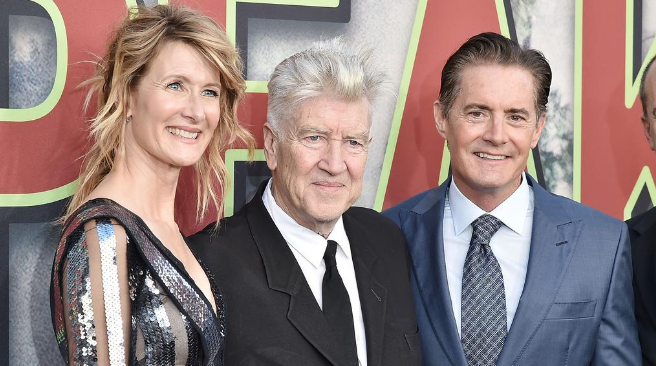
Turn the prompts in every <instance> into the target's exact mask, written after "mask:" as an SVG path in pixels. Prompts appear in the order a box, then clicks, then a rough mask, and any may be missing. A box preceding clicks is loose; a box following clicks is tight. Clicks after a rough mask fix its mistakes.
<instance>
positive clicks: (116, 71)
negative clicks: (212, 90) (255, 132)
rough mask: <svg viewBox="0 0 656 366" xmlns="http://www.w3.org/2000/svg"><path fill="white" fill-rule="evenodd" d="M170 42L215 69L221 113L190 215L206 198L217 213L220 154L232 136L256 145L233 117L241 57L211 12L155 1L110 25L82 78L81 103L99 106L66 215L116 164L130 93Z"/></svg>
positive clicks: (240, 86) (222, 176) (240, 87)
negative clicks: (91, 70) (105, 42)
mask: <svg viewBox="0 0 656 366" xmlns="http://www.w3.org/2000/svg"><path fill="white" fill-rule="evenodd" d="M170 41H179V42H184V43H185V44H187V45H189V46H191V47H193V48H194V49H196V50H197V51H198V52H199V53H200V54H202V55H203V56H205V57H206V58H207V60H208V61H209V62H210V64H211V65H213V66H214V67H216V69H217V70H218V71H219V72H220V75H221V94H220V103H221V117H220V119H219V123H218V126H217V128H216V130H215V131H214V135H213V136H212V139H211V140H210V143H209V145H208V147H207V150H206V152H205V154H203V156H202V158H201V159H200V160H199V161H198V162H197V163H196V164H195V165H194V170H195V173H196V182H197V191H196V193H197V201H196V209H197V211H196V221H197V222H199V221H201V220H202V219H203V217H204V214H205V211H206V210H207V208H208V205H209V202H210V201H211V202H212V203H213V204H214V205H215V206H216V208H217V211H218V217H220V216H221V215H222V212H223V210H222V208H223V205H222V204H221V201H220V199H219V195H220V193H221V192H220V191H219V189H221V190H223V189H224V188H225V187H226V186H227V185H228V184H229V180H228V179H226V177H227V175H228V171H227V169H226V166H225V163H224V162H223V159H222V158H221V153H222V152H223V151H224V150H225V149H226V148H227V147H228V146H230V145H232V144H233V143H234V142H235V141H237V140H240V141H242V142H244V143H245V144H246V146H247V147H248V149H249V151H251V154H252V151H253V149H254V146H255V140H254V139H253V137H252V135H251V134H250V133H249V132H248V130H246V129H245V128H244V127H242V126H241V125H240V124H239V122H238V120H237V106H238V104H239V102H241V101H242V99H243V98H244V93H245V90H246V83H245V81H244V78H243V76H242V62H241V58H240V57H239V53H238V52H237V50H236V49H235V47H234V46H233V45H232V44H231V43H230V41H229V40H228V38H227V36H226V35H225V33H224V31H223V30H222V28H221V27H220V26H219V25H218V24H217V23H216V22H215V21H214V20H212V19H211V18H209V17H207V16H205V15H203V14H201V13H199V12H197V11H195V10H192V9H189V8H185V7H182V6H169V5H158V6H155V7H152V8H148V7H139V8H132V9H131V10H130V12H129V14H128V17H127V18H126V19H125V20H124V21H123V22H122V24H121V25H120V27H119V28H118V29H117V30H116V33H115V34H114V36H113V38H112V41H111V43H110V44H109V49H108V51H107V54H106V55H105V56H104V57H103V58H102V59H100V60H99V61H98V62H97V64H96V72H95V75H94V76H93V77H92V78H90V79H89V80H87V81H86V82H84V83H83V84H82V85H88V86H90V89H89V92H88V94H87V98H86V101H85V105H84V107H85V109H86V108H87V106H88V105H89V101H90V100H91V98H92V97H93V95H97V104H98V105H97V108H98V112H97V115H96V117H95V118H93V119H92V120H91V128H90V135H91V139H92V146H91V148H90V150H89V152H88V153H87V155H86V156H85V159H84V162H83V165H82V169H81V174H80V178H79V181H80V185H79V187H78V188H77V191H76V192H75V194H74V195H73V198H72V199H71V202H70V204H69V206H68V209H67V212H66V217H65V218H64V219H67V218H68V216H69V215H70V214H71V213H72V212H73V211H75V210H76V209H77V208H78V207H79V206H80V205H81V204H82V203H84V202H85V200H86V197H88V196H89V194H90V193H91V191H92V190H93V189H95V188H96V187H97V186H98V184H100V182H101V181H102V180H103V178H104V177H105V176H106V175H107V174H108V173H109V171H110V170H111V169H112V167H113V166H114V162H115V159H116V157H117V155H118V154H119V153H120V152H122V149H124V140H123V138H124V131H125V123H126V119H127V117H128V116H127V111H128V107H129V96H130V92H131V91H133V90H134V89H135V88H136V86H137V85H138V84H139V82H140V81H141V78H142V77H143V76H144V75H145V74H146V70H147V68H148V66H149V65H150V63H151V62H152V60H153V59H154V58H155V57H156V56H157V53H158V51H159V50H160V48H161V47H162V45H163V44H164V43H166V42H170ZM217 183H218V188H217V186H216V184H217ZM217 219H218V218H217ZM217 221H218V220H217Z"/></svg>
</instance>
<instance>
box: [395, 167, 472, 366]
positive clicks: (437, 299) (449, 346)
mask: <svg viewBox="0 0 656 366" xmlns="http://www.w3.org/2000/svg"><path fill="white" fill-rule="evenodd" d="M450 183H451V179H447V181H446V182H444V183H443V184H442V185H441V186H440V187H438V188H437V189H434V190H432V191H430V192H429V193H428V194H427V195H426V196H425V197H424V198H423V199H422V200H421V201H420V202H419V203H418V204H417V205H416V206H414V207H413V208H412V209H411V210H410V211H408V210H402V211H401V212H400V213H399V215H400V221H401V228H402V229H403V232H404V233H406V235H407V236H408V242H411V243H413V245H411V246H410V257H411V258H412V267H413V272H414V279H415V282H416V286H417V289H418V291H419V294H420V297H421V301H422V305H423V307H424V309H426V313H427V314H428V318H429V320H430V323H431V327H432V330H433V332H434V333H435V336H436V338H437V340H438V342H439V344H440V346H441V347H442V350H443V351H444V354H445V355H446V356H447V357H448V359H449V361H450V363H451V364H452V365H462V366H466V365H467V361H466V359H465V354H464V352H463V351H462V345H461V343H460V337H459V336H458V330H457V328H456V322H455V319H454V316H453V308H452V306H451V296H450V295H449V286H448V284H447V279H446V265H445V262H444V243H443V238H442V217H443V216H444V202H445V200H444V199H445V197H446V191H447V187H448V186H449V184H450Z"/></svg>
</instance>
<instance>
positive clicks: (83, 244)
mask: <svg viewBox="0 0 656 366" xmlns="http://www.w3.org/2000/svg"><path fill="white" fill-rule="evenodd" d="M110 218H111V219H113V220H114V221H115V222H118V224H119V225H121V226H122V227H123V228H124V229H125V232H126V234H127V237H128V242H127V262H128V293H127V295H128V296H129V298H130V309H131V310H130V314H129V317H130V324H131V329H130V339H129V340H124V338H123V329H122V327H123V317H124V316H128V315H124V314H121V305H120V296H121V293H120V290H119V280H118V266H117V263H116V235H115V224H114V223H112V222H111V221H110ZM91 220H94V221H95V224H96V225H95V230H96V232H97V234H98V239H99V245H100V257H101V263H100V266H101V280H102V284H103V290H104V294H103V299H104V304H103V305H104V307H105V309H104V310H105V317H106V318H105V320H106V323H107V338H108V342H109V344H108V346H109V353H110V364H111V365H125V364H126V363H125V356H124V355H125V353H124V352H125V346H126V345H125V344H124V343H125V342H126V341H129V350H130V351H129V357H128V364H130V365H175V366H177V365H219V366H221V365H223V361H222V360H223V346H224V339H225V307H224V303H223V297H222V295H221V293H220V290H219V288H218V286H217V285H216V283H215V281H214V279H213V277H212V276H211V274H210V273H209V272H207V270H206V269H205V267H204V266H203V265H202V263H201V266H203V268H204V269H205V271H206V274H207V276H208V279H209V280H210V284H211V287H212V292H213V295H214V301H215V303H216V305H217V314H216V315H215V314H214V312H213V310H212V307H211V305H210V303H209V301H208V300H207V299H206V298H205V297H204V296H203V294H202V292H201V291H200V290H199V289H198V288H197V287H196V285H195V284H194V282H193V280H192V279H191V278H190V276H189V275H188V274H187V272H186V271H185V270H184V267H183V266H182V264H181V263H180V262H179V261H178V260H177V259H176V258H175V257H174V256H173V255H172V254H171V253H170V252H169V251H168V250H167V249H166V248H165V247H164V246H163V245H162V244H161V242H159V240H158V239H157V238H156V237H155V236H154V235H153V234H152V232H151V231H150V230H149V229H148V227H147V226H146V225H145V223H143V221H142V220H141V219H140V218H138V217H137V216H136V215H134V214H133V213H131V212H130V211H128V210H126V209H125V208H123V207H121V206H120V205H118V204H117V203H115V202H113V201H111V200H108V199H96V200H92V201H89V202H87V203H86V204H85V205H83V206H82V207H80V209H78V210H77V211H76V213H74V214H73V215H72V216H71V219H69V220H68V222H67V223H66V225H65V226H64V231H63V233H62V239H61V240H60V243H59V246H58V247H57V251H56V254H55V261H54V265H53V274H52V287H51V307H52V317H53V326H54V328H55V334H56V337H57V342H58V344H59V348H60V351H61V354H62V356H63V358H64V360H66V362H67V363H68V355H69V351H68V347H69V344H70V346H71V347H73V350H72V352H71V354H72V357H74V360H73V361H74V363H75V364H79V365H96V364H97V363H98V359H97V344H96V333H95V323H94V312H93V310H94V309H93V306H92V302H91V293H92V292H91V291H92V289H91V277H90V275H89V256H88V247H87V238H86V234H85V232H84V224H85V223H86V222H88V221H91ZM124 295H125V294H124ZM64 296H66V299H67V300H68V307H67V308H66V309H65V308H64V302H63V298H64ZM65 317H68V319H69V321H70V324H71V329H70V330H69V331H70V334H67V330H66V323H65Z"/></svg>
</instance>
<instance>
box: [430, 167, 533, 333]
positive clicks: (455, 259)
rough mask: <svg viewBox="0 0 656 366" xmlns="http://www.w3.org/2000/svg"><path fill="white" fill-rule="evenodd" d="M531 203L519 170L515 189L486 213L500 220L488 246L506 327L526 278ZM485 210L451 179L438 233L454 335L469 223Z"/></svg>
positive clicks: (531, 221)
mask: <svg viewBox="0 0 656 366" xmlns="http://www.w3.org/2000/svg"><path fill="white" fill-rule="evenodd" d="M533 205H534V202H533V189H532V188H531V187H530V186H529V185H528V184H527V183H526V177H525V176H524V173H522V183H521V184H520V186H519V188H517V190H516V191H515V192H514V193H513V194H512V195H511V196H510V197H508V198H507V199H506V200H505V201H503V203H501V204H500V205H499V206H497V208H495V209H494V210H492V212H489V213H490V214H491V215H493V216H494V217H496V218H497V219H499V220H501V221H502V222H503V225H502V226H501V228H500V229H499V231H497V233H496V234H494V236H492V239H491V240H490V247H491V248H492V253H494V256H495V257H496V258H497V261H498V262H499V265H500V266H501V273H502V274H503V286H504V289H505V292H506V311H507V313H508V314H507V315H508V324H507V326H508V329H510V325H511V324H512V321H513V318H514V317H515V312H516V311H517V305H518V304H519V298H520V297H521V296H522V291H523V289H524V281H525V280H526V269H527V266H528V255H529V251H530V248H531V233H532V231H533ZM485 213H486V212H485V211H484V210H483V209H481V208H480V207H478V206H476V205H475V204H474V203H473V202H472V201H470V200H469V199H468V198H467V197H465V196H464V195H463V194H462V192H460V190H459V189H458V187H457V186H456V184H455V182H454V181H453V180H452V181H451V185H450V186H449V191H448V193H447V195H446V202H445V205H444V222H443V225H444V226H443V228H442V233H443V235H444V260H445V262H446V277H447V282H448V284H449V293H450V294H451V305H452V306H453V316H454V317H455V320H456V325H457V327H458V334H460V321H461V318H460V317H461V295H462V272H463V267H464V265H465V257H466V256H467V250H468V249H469V242H470V240H471V236H472V226H471V223H472V222H473V221H474V220H475V219H476V218H478V217H479V216H481V215H483V214H485Z"/></svg>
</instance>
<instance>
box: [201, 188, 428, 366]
mask: <svg viewBox="0 0 656 366" xmlns="http://www.w3.org/2000/svg"><path fill="white" fill-rule="evenodd" d="M264 187H265V184H264V183H263V184H262V185H261V186H260V189H259V190H258V193H257V194H256V195H255V197H254V198H253V200H251V202H249V203H248V204H247V205H246V206H245V207H244V208H243V209H242V210H240V211H239V212H238V213H237V214H236V215H235V216H233V217H230V218H227V219H223V220H222V221H221V229H220V230H219V232H218V233H215V232H213V226H212V225H210V226H208V227H207V228H205V229H204V230H203V231H201V232H199V233H197V234H195V235H193V236H192V237H191V238H189V241H190V245H191V247H192V249H193V250H194V251H195V252H196V253H197V254H198V255H199V256H200V259H201V261H202V262H204V264H205V265H206V266H208V267H209V269H210V271H211V272H212V273H213V274H214V276H215V278H216V280H217V282H218V284H219V287H220V288H221V290H222V291H223V295H224V298H225V303H226V314H227V315H226V316H227V337H226V349H225V364H226V365H229V366H232V365H267V366H269V365H286V366H288V365H299V366H301V365H302V366H313V365H336V366H337V365H344V364H345V361H344V360H343V357H344V356H343V354H342V352H341V350H340V349H338V348H337V346H336V344H335V343H334V342H333V341H332V340H331V337H330V333H331V330H330V325H329V324H328V323H327V322H326V319H325V317H324V316H323V313H322V312H321V309H320V307H319V305H318V304H317V301H316V299H315V298H314V295H313V294H312V291H311V290H310V287H309V286H308V284H307V282H306V280H305V277H304V276H303V272H302V271H301V268H300V266H299V265H298V263H297V262H296V259H295V257H294V255H293V254H292V252H291V250H290V249H289V247H288V245H287V243H286V242H285V239H283V237H282V235H281V234H280V232H279V231H278V229H277V227H276V226H275V224H274V223H273V220H272V219H271V217H270V216H269V214H268V212H267V211H266V208H265V206H264V203H263V202H262V193H263V192H264ZM343 221H344V226H345V229H346V233H347V235H348V237H349V241H350V244H351V251H352V256H353V265H354V268H355V275H356V280H357V283H358V292H359V294H360V302H361V306H362V313H363V318H364V325H365V336H366V342H367V359H368V365H370V366H378V365H390V366H399V365H408V366H411V365H419V364H420V363H421V361H420V342H419V338H418V337H419V334H418V329H417V321H416V318H415V310H414V304H413V299H412V293H411V289H410V282H409V272H408V267H407V260H408V255H407V249H406V245H405V239H404V237H403V234H402V233H401V231H400V230H399V229H398V228H397V227H396V225H394V224H393V223H392V222H391V221H389V220H388V219H387V218H385V217H383V216H382V215H380V214H379V213H377V212H375V211H372V210H369V209H365V208H356V207H353V208H351V209H349V210H348V211H346V212H345V213H344V215H343Z"/></svg>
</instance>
